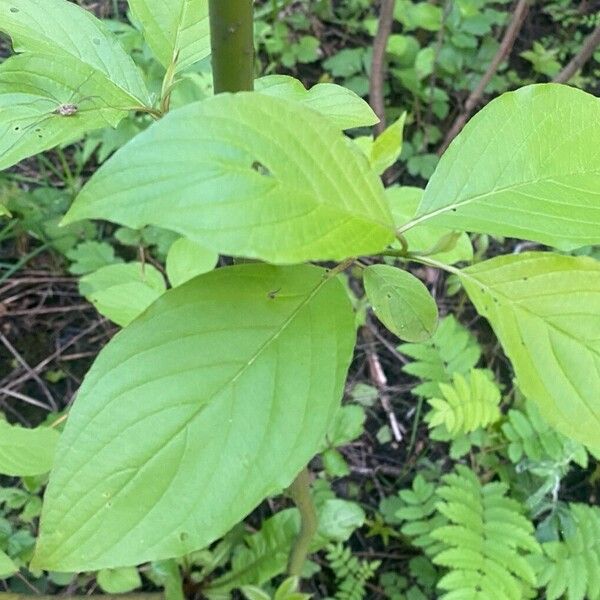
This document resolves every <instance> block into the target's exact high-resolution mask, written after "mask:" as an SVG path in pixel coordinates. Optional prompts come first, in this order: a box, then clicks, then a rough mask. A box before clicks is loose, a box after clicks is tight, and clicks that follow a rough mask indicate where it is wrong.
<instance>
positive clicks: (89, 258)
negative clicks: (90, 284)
mask: <svg viewBox="0 0 600 600" xmlns="http://www.w3.org/2000/svg"><path fill="white" fill-rule="evenodd" d="M67 258H68V259H69V260H72V261H73V264H72V265H71V266H70V267H69V272H71V273H73V275H85V274H86V273H91V272H92V271H96V270H97V269H100V268H101V267H105V266H107V265H112V264H115V263H120V262H123V261H122V259H120V258H117V257H116V256H115V249H114V248H113V247H112V246H111V245H110V244H109V243H107V242H96V241H88V242H82V243H81V244H79V245H77V246H76V247H75V248H73V249H72V250H69V251H68V252H67Z"/></svg>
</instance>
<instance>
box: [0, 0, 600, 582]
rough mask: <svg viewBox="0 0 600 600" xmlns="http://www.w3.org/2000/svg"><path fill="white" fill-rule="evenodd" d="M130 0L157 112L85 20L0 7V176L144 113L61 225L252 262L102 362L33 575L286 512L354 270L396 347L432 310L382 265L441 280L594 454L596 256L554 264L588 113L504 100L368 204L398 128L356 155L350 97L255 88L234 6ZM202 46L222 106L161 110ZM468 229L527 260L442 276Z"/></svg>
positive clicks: (576, 221)
mask: <svg viewBox="0 0 600 600" xmlns="http://www.w3.org/2000/svg"><path fill="white" fill-rule="evenodd" d="M129 4H130V8H131V11H132V13H133V15H134V17H135V18H136V19H137V20H138V21H139V24H140V25H141V27H142V29H143V31H144V35H145V37H146V41H147V43H148V45H149V47H150V48H151V49H152V50H153V52H154V53H155V55H156V58H157V60H158V61H159V62H160V63H161V64H162V65H163V66H164V68H165V72H166V75H165V80H164V85H163V89H162V94H161V96H160V97H159V98H153V97H152V96H151V94H150V93H149V91H148V90H147V89H146V87H145V84H144V81H143V79H142V77H141V76H140V74H139V72H138V70H137V68H136V67H135V65H134V63H133V61H132V60H131V59H130V57H129V56H128V55H127V54H126V53H125V51H124V50H123V49H122V48H121V47H120V46H119V44H118V42H117V41H116V39H115V38H114V36H113V35H112V34H111V33H110V32H109V31H108V30H107V29H106V27H105V26H104V25H103V24H102V23H101V22H100V21H98V20H97V19H95V18H94V17H93V16H92V15H91V14H89V13H88V12H86V11H84V10H82V9H81V8H79V7H78V6H76V5H75V4H73V3H69V2H67V1H66V0H0V30H2V31H3V32H4V33H5V34H7V35H8V36H10V38H11V40H12V43H13V48H14V51H15V55H14V56H12V57H11V58H9V59H8V60H6V61H5V62H4V63H3V64H2V65H1V66H0V130H1V136H0V167H2V168H7V167H9V166H11V165H13V164H15V163H16V162H17V161H19V160H21V159H23V158H25V157H27V156H30V155H33V154H35V153H37V152H41V151H43V150H45V149H48V148H51V147H53V146H55V145H57V144H61V143H65V142H68V141H69V140H72V139H76V138H78V137H79V136H81V135H82V134H83V133H85V132H86V131H89V130H92V129H95V128H98V127H104V126H107V125H112V126H115V125H117V124H118V123H119V121H120V120H121V119H123V118H124V117H125V116H126V115H127V114H128V113H129V112H130V111H137V112H139V113H146V114H148V115H150V116H151V117H153V118H154V119H155V121H156V122H154V123H152V124H151V125H150V126H149V127H148V128H147V130H145V131H144V132H142V133H140V134H139V135H138V136H137V137H135V138H134V139H133V140H132V141H131V142H130V143H128V144H127V145H126V146H124V147H123V148H122V149H121V150H120V151H119V152H117V153H116V154H115V155H114V156H113V157H112V158H111V159H109V160H108V161H107V162H106V163H105V164H104V165H103V166H102V167H101V168H100V169H99V170H98V171H97V173H96V174H95V175H94V176H93V177H92V178H91V179H90V181H89V182H88V183H87V184H86V185H85V186H84V187H83V189H82V190H81V192H80V193H79V195H78V196H77V198H76V199H75V201H74V203H73V205H72V207H71V209H70V211H69V212H68V214H67V215H66V217H65V219H64V222H65V223H72V222H74V221H77V220H80V219H106V220H109V221H112V222H114V223H119V224H121V225H126V226H129V227H131V228H141V227H143V226H145V225H157V226H160V227H163V228H166V229H170V230H173V231H175V232H177V233H179V234H181V236H183V237H184V238H185V239H186V240H188V242H186V243H189V244H190V247H193V246H194V244H196V245H200V246H201V247H203V248H204V249H206V251H207V252H212V253H218V254H221V255H227V256H233V257H241V258H245V259H253V260H252V261H251V262H249V263H247V264H237V265H235V266H227V267H222V268H218V269H216V270H214V271H212V272H209V273H206V274H203V275H200V276H198V277H195V278H192V279H191V280H189V281H187V282H185V283H181V284H180V285H177V286H176V287H173V288H172V289H170V290H168V291H166V292H165V293H163V294H162V295H160V297H159V298H158V299H157V300H156V301H155V302H154V303H153V304H152V305H151V306H150V307H149V308H148V309H147V310H145V311H144V312H142V314H140V315H139V316H137V318H135V319H133V321H132V322H131V323H130V324H129V325H127V326H126V327H125V328H124V329H123V330H122V331H121V332H120V333H119V334H118V335H117V336H115V338H114V339H113V340H112V341H111V342H110V343H109V344H108V345H107V346H106V347H105V348H104V350H103V351H102V352H101V353H100V355H99V356H98V358H97V360H96V362H95V363H94V365H93V367H92V369H91V370H90V372H89V373H88V375H87V377H86V379H85V381H84V383H83V385H82V387H81V389H80V391H79V394H78V397H77V399H76V402H75V404H74V406H73V408H72V409H71V411H70V413H69V418H68V421H67V424H66V428H65V431H64V433H63V434H62V436H61V440H60V442H59V447H58V451H57V454H56V459H55V463H54V467H53V470H52V473H51V477H50V483H49V486H48V489H47V492H46V496H45V500H44V511H43V516H42V521H41V535H40V539H39V543H38V547H37V551H36V555H35V559H34V566H36V567H38V568H46V569H51V570H55V571H83V570H91V569H99V568H103V567H115V566H120V565H133V564H138V563H142V562H145V561H150V560H155V559H162V558H168V557H175V556H181V555H184V554H186V553H189V552H191V551H193V550H196V549H199V548H201V547H203V546H206V545H207V544H209V543H210V542H212V541H213V540H215V539H216V538H218V537H220V536H222V535H223V534H224V533H225V532H227V530H228V529H230V528H231V527H232V526H233V525H234V524H236V523H237V522H238V521H239V520H240V519H242V518H243V517H244V516H245V515H247V514H248V513H249V512H250V511H252V510H253V508H254V507H256V506H257V505H258V504H259V503H260V502H261V501H262V500H263V499H264V498H265V497H267V496H268V495H271V494H277V493H279V492H281V491H282V490H284V489H285V488H287V487H288V486H290V485H291V484H292V482H294V480H296V482H295V483H294V484H293V485H292V487H291V490H292V495H293V496H294V497H295V498H296V499H297V501H298V502H299V504H300V505H301V508H302V502H303V500H302V489H303V488H302V486H305V485H306V477H303V476H300V477H298V478H297V475H298V473H299V472H301V471H302V469H303V468H304V466H305V465H306V464H307V463H308V461H309V460H310V459H311V457H312V456H313V455H314V454H315V453H316V452H318V451H319V449H320V447H321V443H322V440H323V438H324V435H325V432H326V430H327V426H328V424H329V422H330V420H331V418H332V416H333V415H334V413H335V412H336V410H337V409H338V407H339V404H340V399H341V396H342V391H343V388H344V382H345V377H346V373H347V370H348V367H349V364H350V360H351V358H352V354H353V349H354V343H355V334H356V331H355V327H356V325H355V317H354V313H353V309H352V305H351V302H350V299H349V296H348V292H347V290H346V287H345V286H344V279H343V277H342V273H343V271H344V270H345V269H347V268H348V267H350V266H351V265H356V266H357V267H358V268H360V269H362V270H363V278H364V284H365V289H366V293H367V295H368V299H369V302H370V303H371V305H372V308H373V311H374V313H375V315H377V316H378V318H379V319H380V320H381V322H382V323H383V324H384V325H385V326H386V327H387V328H389V329H390V330H391V331H392V332H393V333H395V334H397V336H398V337H399V338H401V339H404V340H407V341H412V342H418V341H422V340H425V339H426V338H427V337H428V336H430V335H431V333H432V332H433V331H434V330H435V327H436V321H437V309H436V306H435V303H434V301H433V299H432V298H431V297H430V296H429V294H428V292H427V289H426V288H425V287H424V285H423V284H422V283H420V282H419V281H418V280H417V279H416V278H415V277H413V276H412V275H411V274H410V273H409V272H408V271H405V270H402V268H401V267H398V266H397V265H403V266H406V265H407V264H408V263H410V262H416V263H420V264H424V265H428V266H430V267H435V268H439V269H443V270H445V271H448V272H450V273H452V274H454V275H456V277H457V278H458V279H459V280H460V282H461V283H462V285H463V287H464V289H465V290H466V292H467V294H468V295H469V297H470V298H471V300H472V302H473V304H474V305H475V307H476V309H477V310H478V311H479V312H480V313H481V314H482V315H483V316H484V317H485V318H486V319H487V320H488V321H489V323H490V324H491V326H492V327H493V329H494V331H495V332H496V334H497V336H498V338H499V340H500V342H501V344H502V346H503V348H504V350H505V352H506V354H507V355H508V357H509V358H510V360H511V362H512V365H513V367H514V371H515V374H516V378H517V380H518V384H519V387H520V389H521V390H522V391H523V393H524V394H525V395H526V396H527V397H528V398H529V399H531V400H532V401H534V402H535V403H536V404H537V406H538V409H539V410H540V412H541V413H542V414H543V416H544V417H545V418H546V419H547V420H548V421H549V422H550V423H551V424H552V425H553V426H554V427H555V428H556V429H557V430H559V431H561V432H563V433H564V434H566V435H568V436H570V437H571V438H573V439H575V440H578V441H579V442H582V443H584V444H586V445H587V446H588V447H590V448H592V449H595V450H600V434H599V431H600V265H599V264H598V262H596V261H595V260H593V259H591V258H585V257H579V256H577V257H576V256H571V255H568V254H563V253H561V251H565V250H571V249H574V248H577V247H580V246H584V245H590V244H598V243H600V127H599V126H598V124H599V123H600V101H599V100H598V99H596V98H595V97H593V96H590V95H588V94H586V93H584V92H581V91H579V90H576V89H572V88H569V87H563V86H559V85H535V86H529V87H526V88H523V89H520V90H518V91H516V92H512V93H508V94H505V95H503V96H501V97H500V98H498V99H496V100H494V101H493V102H491V103H490V104H489V105H488V106H487V107H486V108H485V109H483V110H482V111H481V112H480V113H479V114H478V115H477V116H475V117H474V118H473V119H472V120H471V122H470V123H469V124H468V126H467V127H466V128H465V129H464V131H463V132H462V133H461V134H460V135H459V136H458V138H457V139H456V140H455V141H454V143H453V144H452V145H451V146H450V148H449V149H448V151H447V152H446V153H445V155H444V156H443V157H442V159H441V160H440V163H439V166H438V168H437V170H436V172H435V174H434V175H433V177H432V178H431V181H430V182H429V185H428V186H427V188H426V189H425V190H424V191H421V190H415V189H414V188H391V189H389V190H384V188H383V186H382V183H381V180H380V177H379V173H380V172H381V171H382V170H384V169H385V168H386V166H388V164H389V161H390V157H391V161H393V160H394V159H395V158H396V156H397V153H398V152H397V151H398V144H399V135H400V133H401V127H402V126H401V124H399V125H395V126H392V127H393V128H394V129H391V130H390V131H388V132H386V133H384V135H383V136H381V137H380V138H378V139H377V140H376V141H375V142H374V143H371V142H370V141H369V140H366V142H365V140H362V141H363V142H365V143H357V142H355V141H353V140H351V139H350V138H349V137H346V136H345V135H344V131H345V130H347V129H351V128H356V127H364V126H371V125H373V124H374V123H375V122H376V121H377V119H376V117H375V116H374V114H373V113H372V111H371V109H370V108H369V107H368V105H367V104H366V103H364V102H363V101H362V100H361V99H360V98H358V97H357V96H355V95H354V94H352V93H351V92H349V91H348V90H345V89H343V88H340V87H338V86H335V85H317V86H316V87H314V88H312V89H311V90H306V89H304V87H303V86H302V85H301V84H300V82H298V81H296V80H293V79H291V78H286V77H283V78H282V77H274V78H273V77H271V78H264V79H260V80H258V81H257V82H256V83H255V91H251V89H252V86H253V82H252V28H251V17H252V13H251V8H252V3H251V1H250V0H213V2H212V4H211V6H210V9H211V11H210V19H209V11H208V8H209V7H208V6H207V2H206V0H174V1H173V2H172V3H171V4H172V6H169V8H167V6H166V4H165V3H164V2H160V1H158V0H130V1H129ZM209 25H210V27H209ZM209 32H210V34H211V36H212V43H213V65H214V71H215V84H216V91H217V92H218V93H217V94H216V95H215V96H214V97H211V98H210V99H207V100H205V101H201V102H195V103H192V104H189V105H187V106H184V107H180V108H177V109H174V110H171V111H169V106H170V95H171V92H172V90H173V89H174V87H175V86H176V85H177V82H178V78H179V76H180V74H181V73H182V71H184V70H185V69H186V68H187V67H189V66H191V65H193V64H194V63H196V62H197V61H199V60H200V59H202V58H205V57H206V56H207V55H208V54H209V53H210V44H209V38H210V36H209ZM240 90H242V91H240ZM221 92H225V93H221ZM229 92H237V93H229ZM394 140H395V141H394ZM358 142H360V140H358ZM466 232H478V233H487V234H492V235H497V236H507V237H513V238H521V239H524V240H529V241H532V242H535V243H537V244H538V246H537V248H538V250H537V251H532V252H526V253H523V254H512V255H507V256H498V257H495V258H493V259H491V260H486V261H483V262H479V263H477V264H474V265H473V266H469V267H466V268H458V267H456V266H453V265H454V264H455V263H456V262H459V261H461V260H464V259H465V258H467V259H468V258H469V252H470V244H469V240H468V237H467V236H466ZM546 247H549V248H554V249H556V250H547V249H546ZM180 251H181V249H180ZM361 256H370V257H381V258H382V259H383V257H387V264H372V265H371V266H365V263H364V261H363V262H361V261H359V260H358V257H361ZM369 262H371V263H372V262H376V261H373V260H370V261H369ZM315 263H317V264H315ZM323 263H324V264H326V265H328V268H325V267H323V266H318V264H323ZM332 263H333V264H334V266H331V265H332ZM184 279H185V278H184ZM130 320H131V319H130V318H127V319H124V321H126V322H129V321H130ZM308 513H310V510H308V511H304V514H305V515H306V514H308ZM307 527H308V529H310V527H309V526H307ZM303 543H304V542H302V540H301V541H300V542H299V546H302V544H303ZM305 551H306V547H305V548H304V552H305ZM297 552H298V550H297ZM297 556H300V559H297V558H296V559H292V563H293V564H292V567H291V568H290V570H291V571H296V572H297V570H298V560H299V561H300V564H301V561H302V552H300V553H299V554H297Z"/></svg>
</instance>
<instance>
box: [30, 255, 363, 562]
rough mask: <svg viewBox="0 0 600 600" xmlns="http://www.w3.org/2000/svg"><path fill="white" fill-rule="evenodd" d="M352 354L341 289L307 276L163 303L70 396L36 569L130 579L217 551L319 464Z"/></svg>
mask: <svg viewBox="0 0 600 600" xmlns="http://www.w3.org/2000/svg"><path fill="white" fill-rule="evenodd" d="M354 342H355V327H354V315H353V311H352V308H351V305H350V301H349V299H348V296H347V293H346V291H345V289H344V286H343V285H342V283H341V281H339V279H337V278H335V277H327V276H326V271H325V270H324V269H321V268H318V267H314V266H309V265H301V266H295V267H273V266H270V265H264V264H262V265H261V264H250V265H248V264H247V265H238V266H235V267H226V268H222V269H217V270H216V271H212V272H211V273H207V274H205V275H201V276H200V277H197V278H196V279H193V280H192V281H189V282H187V283H185V284H183V285H181V286H180V287H177V288H175V289H172V290H169V291H168V292H166V294H164V295H163V296H162V297H161V298H159V299H158V300H157V301H156V302H155V303H154V304H153V305H152V306H151V307H150V308H149V309H148V310H147V311H146V312H145V313H144V314H143V315H141V316H140V317H139V318H138V319H136V320H135V321H134V322H133V323H131V325H129V326H128V327H126V328H125V329H124V330H123V331H121V332H120V333H119V334H118V335H117V336H116V337H115V338H113V340H112V341H111V342H109V344H108V345H107V346H106V347H105V348H104V349H103V350H102V352H101V353H100V354H99V356H98V358H97V359H96V362H95V363H94V365H93V367H92V369H91V370H90V372H89V373H88V374H87V376H86V378H85V381H84V383H83V385H82V387H81V389H80V390H79V393H78V396H77V400H76V401H75V404H74V406H73V408H72V409H71V412H70V416H69V420H68V422H67V425H66V428H65V431H64V433H63V435H62V437H61V442H60V445H59V449H58V453H57V457H58V459H57V460H56V461H55V466H54V470H53V472H52V474H51V476H50V484H49V487H48V489H47V491H46V495H45V499H44V512H43V515H42V523H41V537H40V538H39V541H38V547H37V551H36V557H35V559H34V562H35V565H36V567H37V568H49V569H52V570H60V571H86V570H90V569H99V568H108V567H117V566H127V565H132V564H139V563H143V562H146V561H151V560H157V559H163V558H169V557H173V556H183V555H185V554H188V553H190V552H191V551H194V550H197V549H199V548H201V547H204V546H206V545H207V544H209V543H210V542H212V541H213V540H215V539H216V538H218V537H221V536H222V535H224V534H225V533H226V532H227V531H228V530H229V529H230V528H231V527H233V526H234V525H235V524H236V523H238V522H239V520H240V519H242V518H243V517H244V516H245V515H247V514H248V513H249V512H250V511H252V509H254V508H255V507H256V506H257V504H258V503H259V502H261V501H262V500H263V499H264V498H265V497H266V496H267V495H270V494H273V493H278V492H280V491H281V490H282V489H283V488H285V487H287V486H288V485H289V484H290V483H291V481H292V480H293V478H294V477H295V476H296V475H297V473H298V472H299V471H300V469H301V468H302V467H303V466H304V465H306V463H307V462H308V461H309V460H310V459H311V457H312V456H313V455H314V454H315V453H316V452H318V450H319V448H321V444H322V442H323V439H324V437H325V435H326V432H327V429H328V426H329V422H330V421H331V419H332V417H333V415H334V414H335V412H336V411H337V409H338V407H339V405H340V400H341V397H342V393H343V388H344V381H345V377H346V372H347V369H348V366H349V364H350V360H351V358H352V352H353V348H354Z"/></svg>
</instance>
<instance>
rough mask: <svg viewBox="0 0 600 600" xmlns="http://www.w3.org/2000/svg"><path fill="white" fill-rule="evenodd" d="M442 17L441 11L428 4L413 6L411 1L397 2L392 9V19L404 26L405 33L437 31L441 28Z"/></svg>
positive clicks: (422, 3) (399, 0) (437, 7)
mask: <svg viewBox="0 0 600 600" xmlns="http://www.w3.org/2000/svg"><path fill="white" fill-rule="evenodd" d="M443 16H444V12H443V10H442V9H441V8H440V7H439V6H434V5H433V4H430V3H429V2H417V3H416V4H414V3H413V2H412V0H397V2H396V5H395V8H394V17H395V18H396V19H397V20H398V21H400V23H402V24H403V25H404V26H405V29H406V31H411V30H413V29H426V30H427V31H438V30H439V29H440V28H441V27H442V20H443Z"/></svg>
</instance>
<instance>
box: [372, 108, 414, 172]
mask: <svg viewBox="0 0 600 600" xmlns="http://www.w3.org/2000/svg"><path fill="white" fill-rule="evenodd" d="M405 121H406V113H405V112H404V113H402V116H401V117H400V118H399V119H398V120H397V121H396V122H395V123H392V124H391V125H390V126H389V127H388V128H387V129H385V131H384V132H383V133H382V134H381V135H380V136H379V137H377V138H376V139H375V141H374V142H373V146H372V147H371V156H370V162H371V165H372V166H373V169H374V170H375V172H376V173H378V174H379V175H381V174H382V173H384V172H385V170H386V169H388V168H389V167H391V166H392V165H393V164H394V163H395V162H396V161H397V160H398V157H399V156H400V153H401V152H402V139H403V134H404V123H405Z"/></svg>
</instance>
